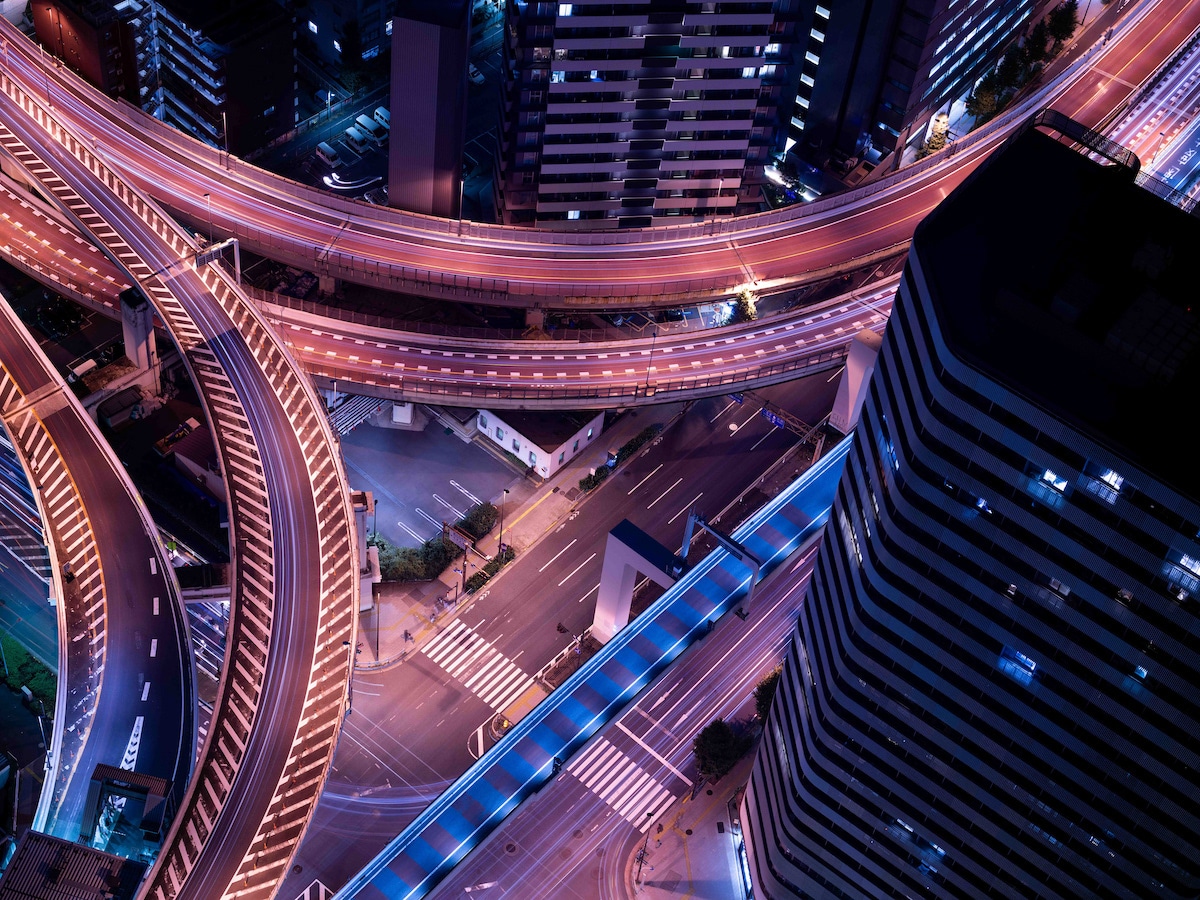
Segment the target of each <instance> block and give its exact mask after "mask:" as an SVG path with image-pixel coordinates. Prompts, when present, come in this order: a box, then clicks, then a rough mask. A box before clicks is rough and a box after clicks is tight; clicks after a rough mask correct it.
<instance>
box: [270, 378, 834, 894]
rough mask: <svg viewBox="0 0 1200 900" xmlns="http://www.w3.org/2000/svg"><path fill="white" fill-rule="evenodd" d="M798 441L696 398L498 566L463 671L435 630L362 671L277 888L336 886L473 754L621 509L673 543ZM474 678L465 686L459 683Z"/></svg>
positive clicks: (563, 641) (570, 606)
mask: <svg viewBox="0 0 1200 900" xmlns="http://www.w3.org/2000/svg"><path fill="white" fill-rule="evenodd" d="M836 387H837V385H836V382H831V381H829V380H828V379H827V376H821V377H818V378H816V379H809V380H808V381H807V382H801V383H794V384H789V385H781V386H779V387H777V388H772V389H769V390H765V391H762V392H760V393H761V394H762V395H763V396H765V397H767V398H768V399H770V400H772V402H774V403H776V404H778V405H780V406H782V407H783V408H784V409H787V410H788V411H790V412H792V413H793V415H796V416H797V417H799V418H801V419H803V420H805V421H809V422H815V421H817V420H819V419H820V418H821V417H823V416H824V415H825V414H826V413H827V412H828V410H829V407H830V405H831V404H832V399H833V394H834V392H835V391H836ZM730 425H734V426H737V431H736V433H735V432H733V430H732V429H731V428H730ZM794 441H795V437H794V436H792V435H791V434H789V433H787V432H783V431H780V430H778V429H775V428H772V427H771V426H770V425H769V424H768V423H767V422H766V420H765V419H763V418H762V417H761V416H759V415H758V414H757V407H755V406H753V405H752V404H750V403H747V404H746V405H745V406H738V405H737V404H735V403H733V402H732V401H731V400H729V399H728V398H716V399H713V400H706V401H701V402H699V403H696V404H695V405H693V406H692V408H691V410H690V411H689V412H688V414H687V415H685V416H684V417H683V418H681V419H680V420H679V421H678V422H676V423H675V424H674V425H673V426H671V427H670V428H669V429H668V430H666V431H665V432H664V435H663V440H662V442H661V443H660V444H659V445H657V446H655V447H652V448H651V449H650V450H649V451H648V452H646V454H645V455H644V456H641V457H639V458H638V459H636V460H634V461H631V462H629V463H627V464H626V465H625V466H624V467H623V468H622V470H621V471H620V472H619V473H618V474H617V475H616V476H614V477H613V478H611V479H610V480H609V481H608V482H606V483H605V485H604V487H602V488H601V489H600V490H599V491H598V492H597V493H596V494H595V495H594V496H592V497H590V498H589V499H588V500H587V502H586V503H584V504H583V505H582V506H581V507H580V512H579V515H578V516H577V517H576V518H574V519H569V520H567V521H565V522H563V523H562V524H561V526H560V527H559V528H558V529H557V530H556V531H553V532H551V533H550V534H549V535H547V536H546V537H545V538H544V539H543V540H542V541H541V542H540V543H539V544H537V545H536V546H535V547H533V548H532V549H531V550H530V551H528V552H527V553H525V554H524V555H523V556H522V557H521V558H520V559H519V560H518V561H517V562H516V563H514V564H513V565H511V566H509V567H508V568H507V569H505V574H504V576H503V578H501V579H500V580H499V581H498V582H497V583H496V584H495V585H494V586H492V587H491V588H490V589H489V591H488V595H487V596H486V597H484V598H482V599H480V600H477V601H476V602H475V603H474V604H473V605H472V606H471V608H470V609H468V610H467V611H466V612H464V613H463V614H462V615H461V616H460V617H459V619H458V623H461V624H462V625H465V626H467V627H468V628H470V629H471V631H473V632H474V633H476V634H477V635H479V636H480V637H481V638H483V639H484V640H485V641H486V642H487V644H488V645H490V648H491V649H490V650H489V649H488V648H486V647H485V648H482V649H480V650H479V651H478V652H477V653H476V654H475V658H474V659H466V658H464V659H463V660H462V662H461V665H463V666H466V665H467V664H469V667H468V668H457V667H458V666H459V663H455V664H454V665H455V666H456V668H457V671H458V673H459V677H458V678H456V677H454V676H452V675H451V674H450V673H449V672H448V671H447V670H446V669H444V668H442V667H441V666H439V665H438V664H437V663H435V662H434V661H433V660H432V659H431V658H430V655H429V651H430V648H433V647H436V646H437V645H436V644H435V643H434V642H433V641H431V642H430V643H429V644H427V645H426V646H425V647H423V648H422V651H421V652H419V653H415V654H411V655H410V658H409V659H408V661H406V662H405V663H404V664H403V665H401V666H398V667H394V668H391V669H387V670H374V671H365V672H360V673H357V674H356V676H355V679H354V713H353V715H351V716H350V718H349V719H347V721H346V724H345V727H344V728H343V731H342V740H341V743H340V745H339V747H338V752H337V754H336V756H335V758H334V766H333V771H332V773H331V775H330V779H329V782H328V784H327V786H326V790H325V792H324V794H323V795H322V798H321V802H320V804H319V805H318V808H317V811H316V813H315V815H314V817H313V822H312V825H311V827H310V830H309V834H308V836H307V838H306V840H305V842H304V843H303V844H302V845H301V848H300V852H299V853H298V854H297V857H296V859H295V863H296V865H298V866H300V867H301V871H300V872H294V873H293V874H292V875H291V876H289V878H288V879H287V880H285V881H284V883H283V886H282V887H281V889H280V893H279V896H280V897H281V898H284V900H291V898H293V897H296V896H298V895H299V894H300V893H301V892H302V891H303V890H304V889H305V888H306V887H307V886H308V885H309V884H310V883H311V882H312V881H313V879H319V880H320V881H321V882H322V883H323V884H325V885H326V886H329V887H334V888H336V887H340V886H341V885H342V884H343V883H345V882H346V881H347V880H348V879H349V878H350V876H351V875H353V874H354V873H355V872H357V871H358V870H359V869H360V868H362V866H363V865H365V864H366V863H367V862H369V861H370V859H371V858H372V857H374V856H375V855H376V854H377V853H378V852H379V851H380V850H382V849H383V847H384V846H385V845H386V844H387V842H388V841H389V840H390V839H391V838H392V837H394V836H395V835H396V834H398V833H399V832H400V830H401V829H402V828H403V827H404V825H406V824H407V823H408V822H410V821H411V820H412V819H413V818H415V817H416V815H417V813H418V812H419V811H420V810H421V809H422V808H423V807H424V806H425V805H427V804H428V803H429V802H430V801H432V800H433V799H434V797H436V796H437V794H438V793H440V792H441V791H442V790H443V789H444V788H445V787H446V786H447V785H449V784H450V783H451V782H452V781H453V780H454V779H455V778H457V777H458V775H460V774H461V773H462V772H463V771H464V770H465V769H466V768H467V767H468V766H469V765H470V764H471V763H472V762H474V756H473V755H472V749H471V746H472V744H473V743H474V741H475V738H476V735H477V733H478V729H479V728H480V726H481V725H483V724H484V723H486V722H487V721H488V720H489V719H490V718H491V717H492V716H493V715H494V714H495V713H496V712H497V711H498V710H497V709H496V707H495V706H494V705H489V703H487V702H485V700H484V699H482V698H481V695H482V696H489V697H493V698H494V697H495V696H496V694H497V691H495V690H493V688H494V687H495V685H496V684H497V683H498V682H499V679H501V678H503V677H504V675H505V673H506V672H512V671H513V669H512V668H509V667H510V666H511V667H513V668H515V669H516V670H519V673H520V675H517V676H516V681H515V682H513V683H515V684H516V686H517V688H519V686H520V685H521V684H522V683H523V681H522V678H523V679H524V681H528V680H530V678H531V676H532V675H533V674H534V673H536V672H537V671H538V670H539V669H540V668H541V667H542V666H543V665H544V664H545V663H546V662H548V661H549V660H550V659H551V658H553V656H554V655H555V654H557V653H558V652H559V651H560V650H562V649H563V648H564V647H566V646H567V645H568V643H569V642H570V641H571V637H572V636H571V635H564V634H560V633H559V632H558V631H557V628H556V625H557V623H558V622H560V621H561V622H563V623H564V624H566V625H567V626H568V628H570V629H572V631H573V633H578V632H579V631H582V629H583V628H584V627H586V626H587V625H588V624H590V623H591V619H592V615H593V613H594V611H595V590H594V585H596V584H597V583H598V580H599V570H600V563H601V559H602V555H603V548H604V542H605V540H606V539H607V535H608V531H609V530H610V529H611V528H612V527H613V526H614V525H616V524H617V523H618V522H619V521H621V520H622V519H624V518H629V519H630V520H631V521H633V522H634V524H636V525H638V526H639V527H640V528H643V529H645V530H646V531H648V532H650V533H651V534H652V535H655V536H656V537H658V538H659V539H660V540H662V541H663V542H664V543H665V544H667V545H668V546H670V547H671V548H672V549H675V548H677V547H678V546H679V543H680V541H681V539H682V530H683V521H682V520H683V517H684V516H686V512H684V513H683V515H682V516H681V515H679V514H680V512H681V510H686V506H687V504H688V503H689V501H691V500H692V499H693V498H694V497H696V495H698V494H701V493H702V494H703V496H701V497H700V500H699V501H698V506H700V507H701V508H702V509H703V510H705V511H707V512H708V513H709V514H710V515H715V514H716V513H717V512H719V511H720V510H721V509H722V508H724V506H725V505H726V504H728V503H729V502H730V501H731V500H733V499H734V498H735V497H736V496H737V495H738V493H739V492H740V491H741V490H742V488H744V487H745V486H746V485H747V484H749V483H751V482H753V481H754V480H755V479H756V478H757V477H758V475H759V473H760V472H761V471H762V470H763V469H765V468H766V467H767V466H768V465H770V463H771V462H773V461H774V460H775V459H777V458H778V457H779V456H780V455H781V454H782V453H783V452H784V451H785V450H786V449H787V448H788V447H790V446H791V445H792V443H793V442H794ZM731 460H736V461H737V463H736V465H731V464H730V461H731ZM664 492H665V495H664ZM671 519H674V521H673V522H672V521H670V520H671ZM593 554H595V555H594V556H593ZM458 623H456V625H457V624H458ZM453 634H454V631H453V630H452V629H447V630H446V631H444V632H443V635H451V636H452V635H453ZM448 639H450V638H449V637H443V638H442V640H448ZM489 667H490V668H489ZM514 674H515V673H514ZM475 676H478V678H477V679H476V680H475V682H474V683H473V687H474V689H475V690H474V691H473V690H472V689H471V688H468V687H467V686H466V685H465V683H464V681H471V680H472V679H473V678H475ZM500 693H501V694H503V693H504V692H503V691H501V692H500ZM509 693H511V692H509Z"/></svg>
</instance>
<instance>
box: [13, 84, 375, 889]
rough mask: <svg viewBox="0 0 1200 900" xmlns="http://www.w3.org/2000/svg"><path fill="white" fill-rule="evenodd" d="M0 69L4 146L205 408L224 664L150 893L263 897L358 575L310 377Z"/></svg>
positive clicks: (322, 744)
mask: <svg viewBox="0 0 1200 900" xmlns="http://www.w3.org/2000/svg"><path fill="white" fill-rule="evenodd" d="M57 116H58V108H57V107H52V106H51V105H50V104H46V103H44V102H42V101H41V100H39V99H38V98H36V97H34V96H32V95H31V94H30V93H29V92H28V91H26V90H25V89H24V88H23V87H22V86H21V85H20V84H19V83H17V82H15V81H14V80H13V79H12V78H10V77H9V70H8V69H7V68H3V69H0V145H2V146H3V149H4V152H5V153H6V154H7V155H8V157H9V158H10V159H12V160H14V161H15V162H16V163H17V164H18V165H19V166H20V167H21V168H22V169H23V170H24V172H25V173H26V174H27V176H28V178H29V179H30V180H32V181H33V182H34V183H35V184H36V185H37V186H38V190H39V192H40V193H42V195H43V196H45V197H47V198H49V199H50V200H51V201H52V202H53V203H54V204H55V205H56V206H57V207H58V208H59V209H60V211H62V212H63V213H64V214H65V215H66V216H67V217H69V218H70V219H71V220H72V221H73V223H74V225H75V227H76V228H77V229H79V230H80V231H81V232H83V233H86V234H87V235H88V236H89V238H90V239H91V240H92V241H93V242H95V243H96V245H97V246H99V247H100V248H101V249H102V250H103V252H104V253H105V255H106V256H108V257H109V259H111V260H113V261H115V262H116V263H117V264H118V265H120V266H121V267H122V269H124V270H125V271H126V272H127V273H128V274H129V276H130V278H131V279H132V281H133V282H135V283H136V284H138V285H139V287H140V288H141V290H143V291H144V292H145V293H146V295H147V296H148V297H149V298H150V300H151V302H152V303H153V304H154V305H155V307H156V310H157V312H158V314H159V316H160V317H161V319H162V321H163V322H164V323H165V325H166V327H167V328H168V329H169V331H170V332H171V334H172V336H173V338H174V340H175V341H176V343H177V345H178V346H179V348H180V351H181V354H182V355H183V357H184V359H185V362H186V364H187V365H188V367H189V369H190V370H191V375H192V377H193V380H194V382H195V384H196V385H197V388H198V390H199V392H200V394H201V398H202V402H203V404H204V406H205V409H206V414H207V416H208V419H209V421H210V423H211V425H212V428H213V432H214V435H215V436H216V442H217V452H218V456H219V458H220V462H221V465H222V470H223V472H224V473H225V476H226V486H227V490H228V495H229V496H228V499H229V508H230V518H231V523H230V524H231V527H230V531H231V538H232V541H233V552H232V554H231V558H232V568H233V581H234V586H233V590H232V618H231V625H230V629H231V631H230V637H229V646H230V651H229V653H228V656H227V661H226V667H225V671H224V673H223V678H222V682H221V689H220V692H219V695H218V699H217V703H216V706H215V710H214V714H213V720H212V724H211V726H210V729H209V733H208V737H207V740H206V743H205V746H204V750H203V752H202V754H201V756H200V759H199V762H198V765H197V773H196V775H195V777H194V778H193V779H192V782H191V785H190V787H189V789H188V792H187V794H186V796H185V797H184V799H183V803H182V806H181V808H180V812H179V814H178V815H177V817H176V819H175V823H174V826H173V827H172V829H171V832H170V834H169V836H168V838H167V841H166V843H165V845H164V848H163V850H162V852H161V854H160V856H159V858H158V861H157V863H156V864H155V867H154V869H153V870H152V871H151V873H150V875H149V876H148V882H147V884H146V885H145V887H144V891H145V893H146V894H147V895H148V896H152V897H163V898H165V897H193V898H197V900H212V898H217V897H223V896H229V895H233V894H237V895H239V896H248V897H269V896H271V895H272V894H273V893H274V890H275V887H276V885H277V883H278V880H279V878H280V877H281V876H282V874H283V872H284V871H286V868H287V865H288V862H289V860H290V859H291V855H292V853H293V851H294V849H295V846H296V843H297V842H298V841H299V840H300V838H301V836H302V835H303V833H304V830H305V827H306V826H307V822H308V815H309V812H310V810H311V808H312V806H313V805H314V804H315V803H316V799H317V796H318V794H319V792H320V788H321V785H322V784H323V782H324V778H325V771H326V768H327V765H328V762H329V758H330V756H331V754H332V751H333V746H334V744H335V742H336V739H337V735H338V732H339V728H340V724H341V720H342V716H343V713H344V710H345V705H346V700H347V688H348V680H349V672H350V661H351V656H352V653H351V651H352V649H353V638H354V630H355V624H356V622H355V611H356V605H357V591H358V572H357V571H356V568H357V567H356V562H355V561H356V559H357V555H356V553H355V548H354V540H355V537H354V532H353V529H352V527H351V525H352V522H351V516H352V512H351V509H350V506H349V497H348V494H347V491H346V488H345V478H344V473H343V472H342V470H341V463H340V459H339V458H338V456H337V453H336V449H335V446H334V442H333V438H332V435H331V434H330V432H329V429H328V425H327V423H326V422H325V419H324V416H323V414H322V413H321V410H320V408H319V406H318V401H317V397H316V395H315V393H314V391H313V389H312V387H311V386H310V384H309V382H308V380H307V379H306V378H304V377H303V376H302V375H301V374H299V373H298V372H297V369H296V365H295V362H294V360H292V359H291V357H290V356H289V355H288V354H287V352H286V350H285V349H284V348H283V347H282V345H281V344H280V343H279V341H278V339H277V338H276V337H275V334H274V332H273V331H272V330H271V328H270V327H269V326H268V325H267V324H266V323H265V322H264V321H263V320H262V319H261V318H260V317H259V316H258V315H257V313H256V311H255V310H254V309H253V307H252V306H251V305H250V304H249V303H248V302H247V300H246V298H245V296H244V295H243V294H242V293H241V292H240V290H239V289H238V288H237V286H236V285H234V284H232V282H231V279H230V278H229V277H228V276H227V275H226V274H225V273H224V272H223V271H221V270H220V269H218V268H216V267H215V266H206V267H204V268H202V269H200V270H196V269H195V268H194V263H193V260H194V258H195V252H196V246H195V243H194V241H193V239H192V238H191V236H190V235H189V234H187V232H186V231H184V229H183V228H181V227H180V226H179V225H177V224H176V223H175V222H174V221H173V220H172V219H170V218H169V217H168V216H166V215H165V214H164V213H162V211H161V210H160V209H159V208H158V207H157V206H156V205H155V204H154V203H153V202H152V201H150V200H149V199H148V198H146V197H145V196H144V195H143V194H141V193H140V192H138V191H137V190H136V189H135V188H132V187H130V186H129V185H128V184H127V183H126V182H125V180H124V179H123V177H122V176H121V175H119V174H118V173H116V172H114V171H113V169H112V168H110V167H109V166H108V165H107V163H106V162H105V160H104V159H103V158H102V157H100V156H98V155H97V154H96V152H95V149H94V146H93V145H92V143H91V142H90V141H87V140H84V139H81V138H80V137H79V136H78V135H77V134H75V133H73V131H72V130H71V129H70V127H69V126H66V125H65V124H64V122H62V121H60V120H59V119H58V117H57Z"/></svg>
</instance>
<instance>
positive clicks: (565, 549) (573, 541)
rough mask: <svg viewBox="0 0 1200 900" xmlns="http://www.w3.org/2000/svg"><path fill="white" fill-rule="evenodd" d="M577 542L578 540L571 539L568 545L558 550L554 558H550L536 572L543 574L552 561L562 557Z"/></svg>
mask: <svg viewBox="0 0 1200 900" xmlns="http://www.w3.org/2000/svg"><path fill="white" fill-rule="evenodd" d="M577 540H579V538H573V539H572V540H571V543H570V544H567V546H565V547H563V548H562V549H561V550H559V551H558V552H557V553H555V554H554V556H553V557H551V559H550V562H548V563H546V564H545V565H544V566H542V567H541V568H540V569H538V572H539V573H540V572H545V571H546V569H548V568H550V566H551V564H552V563H553V562H554V560H556V559H558V558H559V557H560V556H562V555H563V554H564V553H566V552H567V551H568V550H570V549H571V547H572V546H573V545H574V544H575V541H577Z"/></svg>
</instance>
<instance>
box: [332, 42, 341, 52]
mask: <svg viewBox="0 0 1200 900" xmlns="http://www.w3.org/2000/svg"><path fill="white" fill-rule="evenodd" d="M333 49H334V50H336V51H337V52H338V53H341V52H342V43H341V41H334V42H333Z"/></svg>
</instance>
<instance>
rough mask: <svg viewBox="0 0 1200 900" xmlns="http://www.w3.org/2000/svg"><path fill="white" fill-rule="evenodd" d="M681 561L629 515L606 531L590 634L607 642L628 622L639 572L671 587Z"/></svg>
mask: <svg viewBox="0 0 1200 900" xmlns="http://www.w3.org/2000/svg"><path fill="white" fill-rule="evenodd" d="M683 570H684V561H683V560H682V559H680V558H679V557H678V556H676V555H675V554H674V553H672V552H671V551H670V550H668V549H667V548H666V547H664V546H663V545H662V544H660V543H659V542H658V541H656V540H654V538H652V537H650V535H648V534H646V532H644V531H642V529H640V528H638V527H637V526H636V525H634V524H633V523H632V522H630V521H629V520H628V519H625V520H623V521H621V522H620V523H618V524H617V526H616V527H615V528H613V530H612V531H610V532H609V533H608V543H607V544H605V545H604V565H603V566H602V568H601V571H600V591H599V594H598V595H597V597H596V617H595V618H594V619H593V620H592V637H593V638H595V639H596V640H597V641H599V642H600V643H601V644H606V643H608V642H609V641H610V640H611V639H612V638H613V637H614V636H615V635H616V633H617V632H618V631H620V630H621V629H622V628H624V627H625V626H626V625H628V624H629V609H630V606H631V605H632V603H633V587H634V582H635V581H636V579H637V576H638V573H639V572H641V573H642V574H644V575H645V576H646V577H647V578H649V579H650V580H651V581H653V582H654V583H655V584H657V585H660V586H662V587H670V586H671V585H673V584H674V583H675V582H676V581H677V580H678V579H679V576H680V575H682V574H683Z"/></svg>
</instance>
